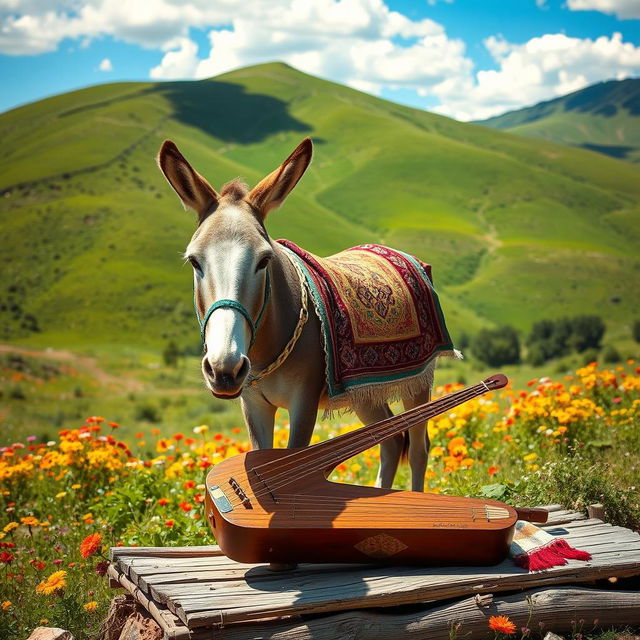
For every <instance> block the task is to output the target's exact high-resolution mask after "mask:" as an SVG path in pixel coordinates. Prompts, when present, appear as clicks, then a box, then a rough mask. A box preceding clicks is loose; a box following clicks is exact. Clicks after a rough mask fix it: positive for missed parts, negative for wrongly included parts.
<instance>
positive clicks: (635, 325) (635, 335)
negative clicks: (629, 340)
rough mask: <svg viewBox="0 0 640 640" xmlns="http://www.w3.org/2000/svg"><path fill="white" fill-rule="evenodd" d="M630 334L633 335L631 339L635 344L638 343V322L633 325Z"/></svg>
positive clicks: (639, 330) (639, 338) (639, 333)
mask: <svg viewBox="0 0 640 640" xmlns="http://www.w3.org/2000/svg"><path fill="white" fill-rule="evenodd" d="M632 333H633V339H634V340H635V341H636V342H640V320H636V321H635V322H634V323H633V329H632Z"/></svg>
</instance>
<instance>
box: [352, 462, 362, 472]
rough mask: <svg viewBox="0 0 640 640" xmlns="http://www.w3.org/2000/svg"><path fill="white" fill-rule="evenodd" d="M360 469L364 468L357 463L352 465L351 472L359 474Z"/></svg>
mask: <svg viewBox="0 0 640 640" xmlns="http://www.w3.org/2000/svg"><path fill="white" fill-rule="evenodd" d="M360 469H362V466H361V465H359V464H358V463H357V462H356V463H354V464H352V465H351V471H353V473H358V471H360Z"/></svg>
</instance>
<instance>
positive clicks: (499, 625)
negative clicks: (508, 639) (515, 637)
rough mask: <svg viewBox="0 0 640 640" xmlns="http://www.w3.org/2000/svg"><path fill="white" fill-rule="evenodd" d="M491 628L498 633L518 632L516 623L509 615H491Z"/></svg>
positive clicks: (510, 633) (509, 633)
mask: <svg viewBox="0 0 640 640" xmlns="http://www.w3.org/2000/svg"><path fill="white" fill-rule="evenodd" d="M489 629H492V630H493V631H497V632H498V633H504V634H506V635H512V634H514V633H515V632H516V625H515V624H513V622H511V620H509V618H508V617H507V616H491V617H490V618H489Z"/></svg>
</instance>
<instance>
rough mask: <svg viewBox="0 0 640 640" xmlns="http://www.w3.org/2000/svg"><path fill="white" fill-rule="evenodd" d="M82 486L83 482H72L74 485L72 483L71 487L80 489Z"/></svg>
mask: <svg viewBox="0 0 640 640" xmlns="http://www.w3.org/2000/svg"><path fill="white" fill-rule="evenodd" d="M81 486H82V485H81V484H77V483H76V484H72V485H71V488H72V489H79V488H80V487H81Z"/></svg>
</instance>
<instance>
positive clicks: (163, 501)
mask: <svg viewBox="0 0 640 640" xmlns="http://www.w3.org/2000/svg"><path fill="white" fill-rule="evenodd" d="M169 502H171V500H169V498H160V499H159V500H158V504H159V505H160V506H161V507H164V506H166V505H168V504H169Z"/></svg>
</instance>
